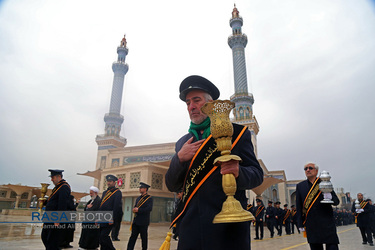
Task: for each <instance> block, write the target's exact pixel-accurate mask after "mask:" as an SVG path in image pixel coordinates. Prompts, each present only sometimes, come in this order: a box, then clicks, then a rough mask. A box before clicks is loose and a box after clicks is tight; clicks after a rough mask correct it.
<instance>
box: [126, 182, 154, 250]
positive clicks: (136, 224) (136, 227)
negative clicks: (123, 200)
mask: <svg viewBox="0 0 375 250" xmlns="http://www.w3.org/2000/svg"><path fill="white" fill-rule="evenodd" d="M139 184H140V186H139V192H140V193H141V196H139V197H138V198H137V199H136V201H135V206H134V208H133V213H134V219H133V223H132V225H131V227H132V228H131V231H132V233H131V235H130V238H129V242H128V250H133V249H134V245H135V242H136V241H137V238H138V235H139V234H140V235H141V239H142V250H146V249H147V244H148V238H147V237H148V235H147V234H148V233H147V230H148V225H150V213H151V211H152V206H153V200H152V197H151V195H149V194H147V191H148V189H149V188H150V186H149V185H147V184H146V183H143V182H140V183H139Z"/></svg>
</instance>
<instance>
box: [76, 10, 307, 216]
mask: <svg viewBox="0 0 375 250" xmlns="http://www.w3.org/2000/svg"><path fill="white" fill-rule="evenodd" d="M242 25H243V19H242V17H241V16H240V15H239V11H238V9H237V8H236V6H234V9H233V12H232V18H231V19H230V27H231V28H232V35H231V36H230V37H229V38H228V45H229V47H230V48H231V49H232V55H233V73H234V89H235V93H234V94H233V95H232V96H231V97H230V100H231V101H232V102H234V103H235V104H236V106H235V108H234V110H233V119H232V122H234V123H238V124H241V125H244V126H247V127H248V129H249V130H250V131H251V134H252V142H253V145H254V152H255V155H256V156H257V155H258V154H257V151H258V148H257V134H258V132H259V124H258V122H257V120H256V118H255V116H254V114H253V104H254V97H253V95H252V94H251V93H249V92H248V82H247V75H246V61H245V47H246V44H247V36H246V35H245V34H243V33H242ZM117 54H118V58H117V61H116V62H114V63H113V64H112V70H113V73H114V79H113V85H112V95H111V100H110V107H109V113H107V114H105V116H104V122H105V128H104V134H100V135H97V136H96V143H97V145H98V153H97V160H96V168H95V170H94V171H89V172H87V173H84V174H83V175H86V176H91V177H93V178H95V180H94V185H95V186H97V187H99V190H100V194H101V193H103V191H104V190H105V189H106V188H107V185H106V179H105V176H106V175H108V174H113V175H116V176H117V177H118V178H119V181H118V183H117V185H118V188H119V189H120V190H121V191H122V197H123V200H122V201H123V209H124V216H123V221H128V222H130V221H131V220H132V216H133V214H132V208H133V206H134V203H135V199H136V198H137V197H138V196H139V195H140V194H139V183H140V182H145V183H147V184H149V185H150V186H151V187H150V189H149V194H151V195H152V196H153V199H154V206H153V210H152V213H151V222H169V221H170V218H171V215H172V212H173V208H174V198H175V194H174V193H171V192H170V191H168V189H167V187H166V185H165V180H164V176H165V174H166V172H167V169H168V167H169V163H170V160H171V158H172V156H173V155H174V153H175V152H174V149H175V143H174V142H173V143H162V144H154V145H143V146H132V147H127V146H126V143H127V140H126V138H124V137H122V136H121V135H120V134H121V126H122V123H123V122H124V117H123V116H122V115H121V102H122V94H123V85H124V78H125V75H126V73H127V72H128V69H129V67H128V65H127V64H126V63H125V60H126V56H127V54H128V48H127V42H126V38H125V37H124V38H123V39H122V41H121V43H120V46H119V47H117ZM223 99H228V98H226V97H223ZM258 160H259V163H260V165H261V167H262V168H263V171H264V182H263V184H262V185H260V186H259V187H257V188H254V189H252V190H247V197H248V198H249V203H253V202H254V199H255V198H261V199H263V201H264V203H267V201H268V200H272V201H274V202H275V201H280V202H281V203H282V204H284V203H288V204H290V205H291V204H295V189H296V184H297V183H298V182H300V181H301V180H298V181H297V180H296V181H287V179H286V175H285V172H284V171H283V170H276V171H270V170H268V169H267V168H266V165H265V164H264V162H263V161H262V159H258Z"/></svg>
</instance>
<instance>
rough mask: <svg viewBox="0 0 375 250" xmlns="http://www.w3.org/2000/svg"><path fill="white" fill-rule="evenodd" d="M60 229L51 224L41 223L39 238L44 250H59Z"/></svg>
mask: <svg viewBox="0 0 375 250" xmlns="http://www.w3.org/2000/svg"><path fill="white" fill-rule="evenodd" d="M61 233H62V230H61V229H58V228H57V227H55V226H54V225H53V224H43V229H42V234H41V238H42V241H43V244H44V246H45V248H46V250H59V249H60V244H61V235H62V234H61Z"/></svg>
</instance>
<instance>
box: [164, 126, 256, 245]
mask: <svg viewBox="0 0 375 250" xmlns="http://www.w3.org/2000/svg"><path fill="white" fill-rule="evenodd" d="M233 127H234V130H235V134H236V131H239V130H241V129H242V128H243V126H241V125H237V124H233ZM237 134H238V133H237ZM192 136H193V135H192V134H190V133H189V134H186V135H185V136H183V137H182V138H181V139H180V140H179V141H178V142H177V143H176V154H175V155H174V156H173V158H172V160H171V163H170V166H169V169H168V171H167V173H166V176H165V178H166V179H165V181H166V185H167V187H168V189H169V190H170V191H172V192H176V191H178V190H179V189H180V188H182V186H183V183H184V179H185V176H186V173H187V170H188V167H189V164H190V161H188V162H183V163H180V160H179V158H178V156H177V153H178V152H179V151H180V149H181V148H182V146H183V145H184V143H185V142H186V141H187V140H188V139H190V138H191V137H192ZM194 141H196V139H194ZM232 142H233V138H232ZM231 154H234V155H238V156H240V157H241V159H242V162H240V169H239V176H238V178H237V179H236V181H237V192H236V194H235V198H236V199H238V200H239V201H240V202H241V204H242V207H243V208H244V209H246V204H247V198H246V195H245V190H246V189H251V188H254V187H257V186H259V185H260V184H261V183H262V182H263V170H262V168H261V167H260V165H259V162H258V160H257V159H256V157H255V154H254V148H253V144H252V142H251V134H250V131H249V130H246V131H245V132H244V134H243V135H242V137H241V138H240V139H239V141H238V142H237V144H236V145H235V146H234V148H233V149H232V152H231ZM225 200H226V195H225V193H224V191H223V188H222V175H221V174H220V168H217V169H216V170H215V171H214V172H213V173H212V174H211V176H210V177H209V178H207V180H206V181H205V182H204V183H203V185H202V186H201V187H200V188H199V190H198V192H196V194H195V195H194V196H193V197H192V199H191V200H190V203H189V204H188V206H187V208H186V209H185V212H184V215H183V217H182V218H180V219H179V220H178V222H177V223H180V225H179V227H180V229H179V243H178V249H216V250H218V249H226V250H227V249H237V250H241V249H249V248H250V227H249V225H250V223H249V222H241V223H221V224H213V223H212V221H213V219H214V217H215V215H216V214H218V213H219V212H220V211H221V208H222V204H223V202H224V201H225Z"/></svg>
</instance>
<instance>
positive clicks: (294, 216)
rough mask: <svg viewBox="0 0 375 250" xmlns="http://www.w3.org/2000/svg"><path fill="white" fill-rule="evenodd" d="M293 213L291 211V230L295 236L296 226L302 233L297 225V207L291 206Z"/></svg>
mask: <svg viewBox="0 0 375 250" xmlns="http://www.w3.org/2000/svg"><path fill="white" fill-rule="evenodd" d="M291 208H292V211H291V214H290V215H291V220H290V222H291V229H292V234H294V226H295V227H296V228H297V231H298V233H300V231H299V228H298V225H297V209H296V206H295V205H292V206H291Z"/></svg>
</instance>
